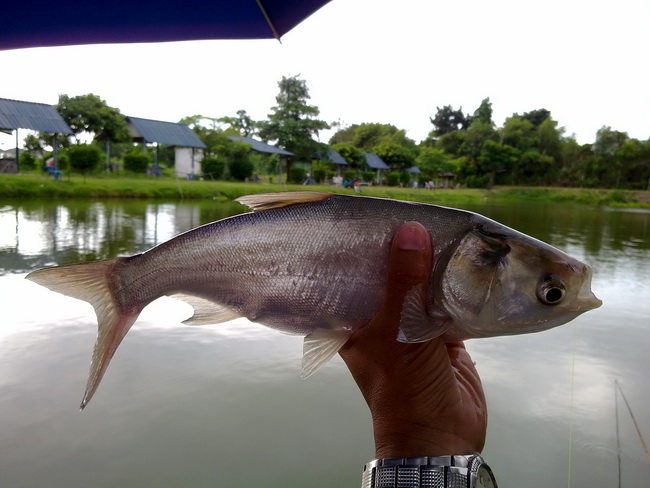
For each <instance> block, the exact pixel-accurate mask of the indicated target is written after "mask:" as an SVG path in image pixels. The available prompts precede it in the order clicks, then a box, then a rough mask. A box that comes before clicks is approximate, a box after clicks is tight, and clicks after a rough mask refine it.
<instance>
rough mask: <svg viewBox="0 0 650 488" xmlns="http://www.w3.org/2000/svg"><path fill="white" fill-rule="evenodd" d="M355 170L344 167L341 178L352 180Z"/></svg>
mask: <svg viewBox="0 0 650 488" xmlns="http://www.w3.org/2000/svg"><path fill="white" fill-rule="evenodd" d="M354 175H355V172H354V170H353V169H346V170H345V171H344V172H343V179H344V180H352V179H354Z"/></svg>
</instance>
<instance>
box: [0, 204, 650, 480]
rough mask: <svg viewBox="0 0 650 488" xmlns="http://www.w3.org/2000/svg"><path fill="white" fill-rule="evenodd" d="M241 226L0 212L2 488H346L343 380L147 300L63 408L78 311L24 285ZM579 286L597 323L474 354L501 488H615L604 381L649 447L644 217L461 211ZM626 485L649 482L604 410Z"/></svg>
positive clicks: (198, 218)
mask: <svg viewBox="0 0 650 488" xmlns="http://www.w3.org/2000/svg"><path fill="white" fill-rule="evenodd" d="M242 210H244V208H243V207H241V206H240V205H238V204H223V203H217V202H200V203H180V204H171V203H170V204H165V203H146V202H130V201H128V202H112V201H111V202H73V203H64V204H53V203H42V202H36V203H29V204H28V203H23V202H20V203H15V202H0V301H1V307H0V486H1V487H3V488H4V487H29V488H33V487H35V486H39V487H57V488H58V487H61V488H77V487H79V488H87V487H89V486H91V487H97V488H101V487H106V488H109V487H111V488H114V487H116V486H120V487H142V486H151V487H161V488H167V487H170V488H171V487H178V486H187V487H215V486H236V487H254V486H264V487H271V488H272V487H276V486H277V487H287V486H296V487H304V486H309V487H321V486H322V487H331V486H351V487H354V486H358V485H359V481H360V475H361V467H362V465H363V463H364V462H366V461H368V460H369V459H371V458H372V456H373V444H372V433H371V424H370V416H369V414H368V411H367V407H366V406H365V403H364V402H363V399H362V397H361V395H360V394H359V392H358V390H357V388H356V386H355V384H354V382H353V381H352V379H351V378H350V375H349V373H348V372H347V370H346V369H345V366H344V365H343V363H342V361H340V359H338V358H336V359H335V360H333V361H332V362H331V363H330V364H328V365H327V366H326V367H325V368H323V369H322V370H321V371H319V373H318V374H317V375H315V376H313V377H312V378H310V379H309V380H306V381H304V380H301V379H300V378H299V372H300V360H301V350H302V340H301V338H297V337H291V336H286V335H283V334H280V333H278V332H275V331H272V330H270V329H267V328H264V327H262V326H259V325H256V324H251V323H249V322H247V321H245V320H237V321H233V322H230V323H227V324H221V325H215V326H202V327H188V326H183V325H182V324H180V322H181V321H182V320H184V319H185V318H187V317H188V316H189V315H190V311H189V309H188V307H187V306H186V305H184V304H182V303H179V302H177V301H174V300H172V299H161V300H159V301H157V302H155V303H154V304H152V305H151V306H150V307H148V308H147V309H146V310H145V311H144V313H143V314H142V315H141V318H140V320H139V321H138V322H137V323H136V325H135V326H134V327H133V328H132V329H131V332H130V333H129V335H128V336H127V338H126V339H125V341H124V343H123V344H122V345H121V346H120V349H119V351H118V352H117V353H116V355H115V358H114V359H113V361H112V363H111V366H110V368H109V370H108V373H107V374H106V376H105V378H104V380H103V381H102V385H101V386H100V388H99V391H98V392H97V394H96V395H95V397H94V398H93V401H92V402H91V403H90V405H89V406H88V407H87V408H86V410H84V411H83V412H82V413H80V412H79V411H78V405H79V402H80V400H81V395H82V393H83V389H84V387H85V382H86V375H87V373H88V365H89V361H90V355H91V351H92V345H93V343H94V340H95V334H96V322H95V317H94V313H93V311H92V308H91V307H90V306H89V305H88V304H86V303H84V302H81V301H78V300H74V299H71V298H67V297H63V296H61V295H57V294H55V293H52V292H49V291H48V290H46V289H45V288H42V287H39V286H38V285H35V284H34V283H31V282H29V281H27V280H24V275H25V273H26V272H28V271H30V270H32V269H35V268H38V267H41V266H45V265H50V264H63V263H69V262H76V261H83V260H93V259H99V258H106V257H112V256H116V255H129V254H133V253H135V252H139V251H143V250H146V249H148V248H149V247H151V246H153V245H155V244H157V243H160V242H162V241H165V240H167V239H169V238H170V237H172V236H174V235H176V234H178V233H180V232H183V231H185V230H188V229H190V228H192V227H195V226H197V225H201V224H203V223H207V222H210V221H212V220H216V219H219V218H224V217H226V216H229V215H232V214H234V213H236V212H239V211H242ZM471 210H475V211H479V212H481V213H483V214H485V215H487V216H489V217H491V218H494V219H496V220H499V221H501V222H503V223H505V224H506V225H509V226H512V227H514V228H517V229H518V230H521V231H523V232H525V233H528V234H530V235H532V236H534V237H537V238H540V239H542V240H545V241H547V242H549V243H551V244H552V245H555V246H557V247H559V248H561V249H563V250H565V251H567V252H569V253H570V254H571V255H573V256H574V257H576V258H578V259H581V260H584V261H586V262H588V263H590V264H591V265H592V266H593V267H594V270H595V272H594V285H593V287H594V291H595V293H596V295H597V296H598V297H599V298H601V299H602V300H603V301H604V305H603V307H601V308H600V309H598V310H596V311H593V312H590V313H588V314H586V315H583V316H581V317H579V318H578V319H576V320H575V321H573V322H572V323H570V324H568V325H565V326H562V327H559V328H557V329H554V330H551V331H546V332H543V333H539V334H532V335H527V336H517V337H504V338H492V339H484V340H474V341H469V342H468V343H467V348H468V350H469V351H470V353H471V354H472V356H473V358H474V360H475V361H476V362H477V367H478V369H479V372H480V373H481V377H482V379H483V383H484V386H485V390H486V394H487V397H488V405H489V412H490V420H489V431H488V442H487V446H486V449H485V451H484V455H485V456H486V458H487V459H488V461H489V462H490V464H491V465H492V466H493V469H494V471H495V472H496V474H497V478H498V480H499V483H500V486H502V487H505V488H507V487H518V486H526V487H540V488H541V487H548V486H569V480H570V486H574V487H598V486H603V487H610V486H616V485H617V483H618V469H617V466H618V461H617V458H618V456H617V454H618V453H617V439H616V425H617V418H616V415H615V408H616V403H615V402H616V399H617V397H616V396H615V390H614V380H615V379H617V380H618V381H619V383H620V385H621V387H622V388H623V390H624V392H625V394H626V397H627V399H628V401H629V403H630V406H631V408H632V409H633V411H634V414H635V416H636V420H637V422H638V425H639V428H640V430H641V433H642V434H643V435H645V436H647V437H649V438H650V410H649V409H648V408H647V405H649V404H650V382H649V381H648V380H647V371H648V370H650V355H649V354H648V351H650V338H649V336H648V326H649V320H648V317H649V316H650V284H649V283H650V280H649V277H650V213H648V212H645V211H628V210H615V209H608V208H593V207H583V206H571V205H530V204H526V205H522V204H512V205H497V206H494V205H488V204H485V205H482V206H476V207H473V208H471ZM618 428H619V439H620V445H621V479H622V486H624V487H635V486H647V480H648V477H649V475H650V466H648V463H647V461H646V460H645V457H644V452H643V449H642V447H641V443H640V442H639V439H638V436H637V433H636V430H635V428H634V425H633V423H632V420H631V417H630V415H629V413H628V411H627V409H626V407H625V405H624V404H623V403H622V400H621V397H620V395H619V396H618Z"/></svg>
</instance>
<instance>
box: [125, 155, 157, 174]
mask: <svg viewBox="0 0 650 488" xmlns="http://www.w3.org/2000/svg"><path fill="white" fill-rule="evenodd" d="M150 164H151V156H149V155H148V154H147V153H144V152H142V151H130V152H128V153H126V154H125V155H124V169H125V170H126V171H131V172H133V173H146V172H147V168H148V167H149V165H150Z"/></svg>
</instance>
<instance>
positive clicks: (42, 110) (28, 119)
mask: <svg viewBox="0 0 650 488" xmlns="http://www.w3.org/2000/svg"><path fill="white" fill-rule="evenodd" d="M0 129H10V130H14V129H31V130H37V131H40V132H48V133H50V134H72V129H70V127H69V126H68V124H66V123H65V121H64V120H63V117H61V115H59V112H57V111H56V109H55V108H54V107H53V106H52V105H47V104H45V103H33V102H21V101H19V100H9V99H7V98H0Z"/></svg>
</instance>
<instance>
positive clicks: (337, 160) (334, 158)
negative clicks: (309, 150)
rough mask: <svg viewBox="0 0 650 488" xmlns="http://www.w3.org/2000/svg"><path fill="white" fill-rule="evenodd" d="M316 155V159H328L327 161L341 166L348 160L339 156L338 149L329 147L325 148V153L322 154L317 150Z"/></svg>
mask: <svg viewBox="0 0 650 488" xmlns="http://www.w3.org/2000/svg"><path fill="white" fill-rule="evenodd" d="M316 155H317V156H318V159H321V160H323V159H326V160H329V162H330V163H332V164H340V165H341V166H347V165H348V162H347V161H346V160H345V159H343V156H341V155H340V154H339V152H338V151H336V150H334V149H332V148H331V147H329V148H327V154H326V155H324V156H323V154H322V153H320V152H318V153H317V154H316Z"/></svg>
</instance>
